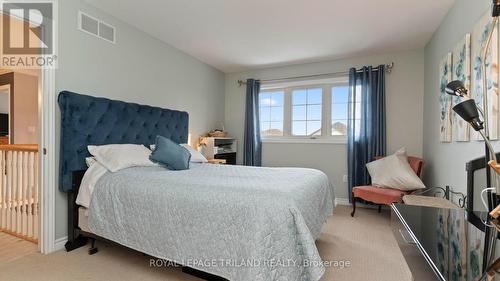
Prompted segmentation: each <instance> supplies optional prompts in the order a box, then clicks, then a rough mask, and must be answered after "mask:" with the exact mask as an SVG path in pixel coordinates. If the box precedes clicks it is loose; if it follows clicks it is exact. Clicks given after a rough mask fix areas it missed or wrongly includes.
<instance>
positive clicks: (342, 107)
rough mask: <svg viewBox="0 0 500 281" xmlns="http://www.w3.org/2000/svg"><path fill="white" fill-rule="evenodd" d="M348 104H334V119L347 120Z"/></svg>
mask: <svg viewBox="0 0 500 281" xmlns="http://www.w3.org/2000/svg"><path fill="white" fill-rule="evenodd" d="M347 105H348V104H347V103H334V104H332V119H347V115H348V113H347V110H348V108H347Z"/></svg>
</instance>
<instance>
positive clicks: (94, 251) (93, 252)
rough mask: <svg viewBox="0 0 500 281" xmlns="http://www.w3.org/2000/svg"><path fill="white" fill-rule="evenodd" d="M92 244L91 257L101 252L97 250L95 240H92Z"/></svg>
mask: <svg viewBox="0 0 500 281" xmlns="http://www.w3.org/2000/svg"><path fill="white" fill-rule="evenodd" d="M90 242H91V245H90V249H89V255H93V254H96V253H97V252H98V251H99V249H97V247H96V246H95V239H94V238H91V240H90Z"/></svg>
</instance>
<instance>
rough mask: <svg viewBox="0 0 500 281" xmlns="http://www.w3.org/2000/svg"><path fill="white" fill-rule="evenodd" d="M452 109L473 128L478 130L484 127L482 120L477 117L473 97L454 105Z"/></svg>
mask: <svg viewBox="0 0 500 281" xmlns="http://www.w3.org/2000/svg"><path fill="white" fill-rule="evenodd" d="M453 111H455V112H456V113H457V114H458V115H460V117H462V119H464V120H465V121H466V122H467V123H469V124H470V125H471V126H472V128H474V130H476V131H479V130H482V129H484V127H483V122H482V121H481V119H479V112H478V110H477V106H476V102H475V101H474V100H473V99H468V100H465V101H463V102H461V103H459V104H457V105H455V106H454V107H453Z"/></svg>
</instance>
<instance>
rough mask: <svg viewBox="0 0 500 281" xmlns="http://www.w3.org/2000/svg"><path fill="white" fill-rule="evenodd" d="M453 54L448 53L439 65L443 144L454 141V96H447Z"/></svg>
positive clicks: (441, 137) (441, 138)
mask: <svg viewBox="0 0 500 281" xmlns="http://www.w3.org/2000/svg"><path fill="white" fill-rule="evenodd" d="M451 63H452V54H451V53H448V54H447V55H446V56H445V57H444V58H443V59H442V60H441V62H440V63H439V76H440V77H439V84H440V91H439V105H440V108H441V122H440V124H441V126H440V128H441V132H440V140H441V142H451V141H452V128H453V126H452V116H453V115H452V109H451V108H452V96H450V95H448V94H446V92H445V89H446V85H447V84H448V83H449V82H451V81H452V72H451Z"/></svg>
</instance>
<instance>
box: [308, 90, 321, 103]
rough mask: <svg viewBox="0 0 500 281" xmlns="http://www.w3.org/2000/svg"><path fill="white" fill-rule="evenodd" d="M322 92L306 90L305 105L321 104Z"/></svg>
mask: <svg viewBox="0 0 500 281" xmlns="http://www.w3.org/2000/svg"><path fill="white" fill-rule="evenodd" d="M322 92H323V90H322V89H321V88H319V89H308V90H307V104H321V103H322Z"/></svg>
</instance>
